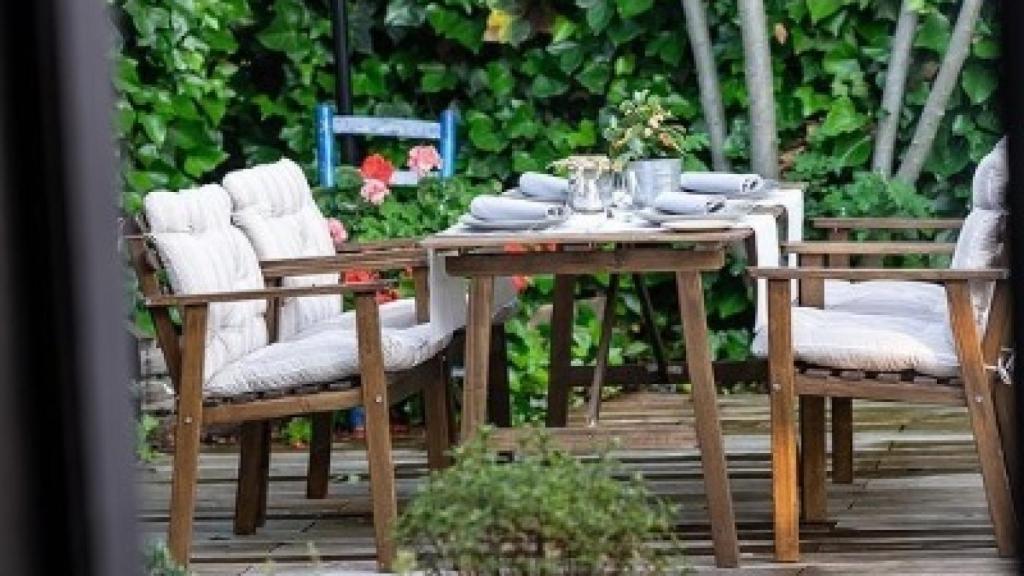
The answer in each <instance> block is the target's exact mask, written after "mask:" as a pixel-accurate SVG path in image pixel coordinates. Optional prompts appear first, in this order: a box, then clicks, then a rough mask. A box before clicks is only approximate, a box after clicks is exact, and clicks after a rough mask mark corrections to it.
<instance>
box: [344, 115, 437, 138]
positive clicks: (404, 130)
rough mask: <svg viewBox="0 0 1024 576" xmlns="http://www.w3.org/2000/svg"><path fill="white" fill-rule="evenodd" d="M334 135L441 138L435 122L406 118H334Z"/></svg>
mask: <svg viewBox="0 0 1024 576" xmlns="http://www.w3.org/2000/svg"><path fill="white" fill-rule="evenodd" d="M334 133H335V134H359V135H363V136H389V137H392V138H412V139H418V140H439V139H440V138H441V126H440V124H438V123H437V122H430V121H428V120H411V119H408V118H376V117H373V116H335V117H334Z"/></svg>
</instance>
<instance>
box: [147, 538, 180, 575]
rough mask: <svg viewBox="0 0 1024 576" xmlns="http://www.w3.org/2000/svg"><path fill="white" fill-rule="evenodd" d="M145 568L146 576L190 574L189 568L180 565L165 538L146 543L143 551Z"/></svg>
mask: <svg viewBox="0 0 1024 576" xmlns="http://www.w3.org/2000/svg"><path fill="white" fill-rule="evenodd" d="M143 569H144V572H143V574H145V575H146V576H189V575H190V574H191V572H189V570H188V568H184V567H182V566H179V565H178V563H177V562H175V561H174V559H172V558H171V552H170V550H168V549H167V544H166V543H165V542H164V541H163V540H155V541H152V542H149V543H148V544H146V547H145V549H144V551H143Z"/></svg>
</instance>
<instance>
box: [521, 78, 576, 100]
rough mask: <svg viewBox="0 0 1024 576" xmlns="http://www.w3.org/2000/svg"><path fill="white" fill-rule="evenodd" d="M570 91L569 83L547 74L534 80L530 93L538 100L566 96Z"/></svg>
mask: <svg viewBox="0 0 1024 576" xmlns="http://www.w3.org/2000/svg"><path fill="white" fill-rule="evenodd" d="M568 89H569V83H568V82H566V81H565V80H561V79H559V78H552V77H550V76H547V75H545V74H539V75H537V77H536V78H534V79H533V83H532V84H531V85H530V93H531V94H533V96H534V97H536V98H551V97H552V96H559V95H561V94H564V93H565V91H566V90H568Z"/></svg>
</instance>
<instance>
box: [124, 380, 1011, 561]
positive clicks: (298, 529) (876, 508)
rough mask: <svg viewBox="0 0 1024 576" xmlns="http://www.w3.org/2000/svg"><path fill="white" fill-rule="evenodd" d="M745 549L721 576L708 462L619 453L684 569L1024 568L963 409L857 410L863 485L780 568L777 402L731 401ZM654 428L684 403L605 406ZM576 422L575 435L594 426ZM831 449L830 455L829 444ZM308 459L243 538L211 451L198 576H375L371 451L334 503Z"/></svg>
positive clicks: (284, 455)
mask: <svg viewBox="0 0 1024 576" xmlns="http://www.w3.org/2000/svg"><path fill="white" fill-rule="evenodd" d="M720 403H721V418H722V427H723V430H724V432H725V435H726V437H725V446H726V451H727V456H728V469H729V478H730V483H731V485H732V494H733V500H734V508H735V513H736V519H737V535H738V539H739V543H740V550H741V557H740V568H739V569H737V570H730V571H725V570H719V569H715V568H714V567H713V566H714V559H713V547H712V543H711V532H710V526H709V524H708V521H707V518H708V516H707V510H706V501H705V498H704V489H703V483H702V482H703V477H702V474H701V467H700V454H699V453H698V452H697V451H696V450H695V449H681V450H677V451H673V452H670V453H666V452H655V453H641V452H631V453H623V454H620V455H619V456H620V458H621V459H622V460H623V464H624V467H625V469H626V473H627V474H631V473H633V472H634V471H639V472H641V473H642V474H643V476H644V478H645V480H646V481H647V482H648V484H649V486H650V487H651V489H652V491H653V492H654V493H656V494H658V495H660V496H662V497H665V498H668V499H670V500H672V501H673V502H675V503H677V504H679V505H680V506H681V507H682V514H681V518H680V523H679V525H678V526H677V527H676V530H677V533H678V535H679V537H680V539H681V540H682V541H683V542H684V543H685V546H686V558H685V559H680V561H682V562H685V563H687V564H688V565H690V566H692V567H694V568H695V569H696V572H697V573H698V574H722V575H724V574H729V575H740V576H743V575H757V576H783V575H798V574H799V575H800V576H812V575H837V574H881V573H885V574H982V575H985V574H1011V573H1013V572H1014V570H1015V564H1014V563H1013V562H1011V561H1008V560H1003V559H1000V558H998V557H997V555H996V548H995V539H994V537H993V535H992V530H991V527H990V525H989V521H988V515H987V510H986V503H985V496H984V491H983V489H982V483H981V476H980V474H979V473H978V468H977V458H976V456H975V455H974V453H973V443H972V441H971V436H970V428H969V423H968V420H967V414H966V411H965V410H963V409H959V408H954V407H936V406H908V405H905V404H893V403H882V402H867V401H865V402H857V403H855V404H854V423H855V427H856V432H857V434H856V436H855V456H856V458H855V461H854V467H855V475H854V483H853V484H849V485H836V484H831V483H830V484H829V485H828V489H827V497H828V511H829V521H828V522H824V523H813V524H805V525H804V526H803V527H802V529H801V551H802V557H801V558H802V561H801V562H799V563H797V564H792V565H784V564H778V563H775V562H773V561H772V532H771V526H772V519H771V511H770V480H769V471H770V457H769V455H768V452H767V450H768V436H767V432H768V427H767V424H768V404H767V398H766V397H764V396H756V395H737V396H721V397H720ZM645 415H646V416H647V417H648V418H653V419H658V420H659V421H664V422H666V423H673V424H683V425H688V426H692V425H693V411H692V406H691V404H690V402H689V399H688V396H686V395H682V394H679V395H671V396H666V395H664V394H656V393H637V394H630V395H629V396H627V397H623V398H615V399H612V400H608V401H606V402H605V403H604V405H603V406H602V422H603V423H607V422H615V421H616V420H615V419H616V417H618V416H622V417H624V419H625V420H627V421H634V420H637V419H644V416H645ZM583 417H584V414H583V412H582V410H579V409H574V410H573V411H572V412H571V413H570V417H569V421H570V426H572V425H578V424H579V423H581V422H583ZM421 447H422V441H421V440H420V439H416V438H413V439H412V440H410V441H404V442H402V443H400V445H399V447H398V448H396V450H395V458H396V460H397V462H398V468H397V471H396V489H397V492H398V497H399V502H400V506H401V505H402V504H403V503H405V502H407V501H408V498H410V497H411V496H412V495H413V494H414V493H415V490H416V488H417V486H419V484H420V483H421V481H422V478H423V476H424V475H425V474H426V471H427V466H426V455H425V453H424V452H423V451H422V449H421ZM828 449H829V450H831V447H830V446H828ZM307 459H308V454H307V453H306V452H305V451H300V450H289V449H285V448H281V447H275V452H274V455H273V458H272V460H271V486H270V495H269V502H268V511H267V523H266V526H264V527H262V528H260V529H259V530H258V531H257V532H256V534H253V535H249V536H235V535H234V534H232V515H233V504H234V490H235V484H234V481H235V475H236V473H237V454H236V453H235V452H234V450H232V449H230V448H224V447H212V448H211V449H209V450H206V451H204V453H203V454H202V456H201V457H200V466H199V468H200V470H199V478H200V483H199V489H198V492H197V504H196V506H197V516H196V521H195V542H194V544H193V548H192V554H193V556H192V557H193V569H194V572H195V574H197V575H210V576H214V575H216V576H221V575H228V574H232V575H245V576H251V575H259V574H265V573H267V571H268V569H269V567H271V566H272V568H273V573H274V574H300V573H308V572H309V571H310V570H311V569H316V570H317V571H318V573H319V574H325V575H327V574H338V575H340V574H371V573H373V570H374V567H375V559H374V546H373V527H372V524H371V523H370V521H369V517H368V512H369V508H370V502H369V495H368V490H367V465H366V457H365V453H364V452H363V451H362V449H361V447H360V446H359V445H356V444H350V443H337V444H335V449H334V454H333V458H332V460H331V468H330V477H331V482H330V486H329V490H328V495H327V498H326V499H324V500H307V499H306V498H305V488H306V486H305V471H306V463H307ZM138 475H139V480H138V484H139V494H140V510H141V512H140V517H141V520H142V527H143V530H144V532H145V533H146V534H151V535H153V536H157V537H162V535H163V534H164V533H165V531H166V527H167V524H166V523H167V502H168V497H169V494H170V462H169V460H168V459H167V458H166V457H160V458H159V459H158V460H157V461H156V462H154V463H151V464H146V465H142V466H140V468H139V472H138Z"/></svg>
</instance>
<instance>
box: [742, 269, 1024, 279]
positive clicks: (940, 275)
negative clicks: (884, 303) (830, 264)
mask: <svg viewBox="0 0 1024 576" xmlns="http://www.w3.org/2000/svg"><path fill="white" fill-rule="evenodd" d="M747 271H748V272H749V273H750V275H751V276H753V277H754V278H761V279H765V280H812V279H814V280H817V279H821V280H852V281H863V280H909V281H919V282H954V281H965V280H1006V279H1007V278H1009V276H1010V273H1009V270H1006V269H1005V268H984V269H976V270H962V269H948V268H944V269H930V268H784V267H763V268H762V267H750V268H747Z"/></svg>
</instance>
